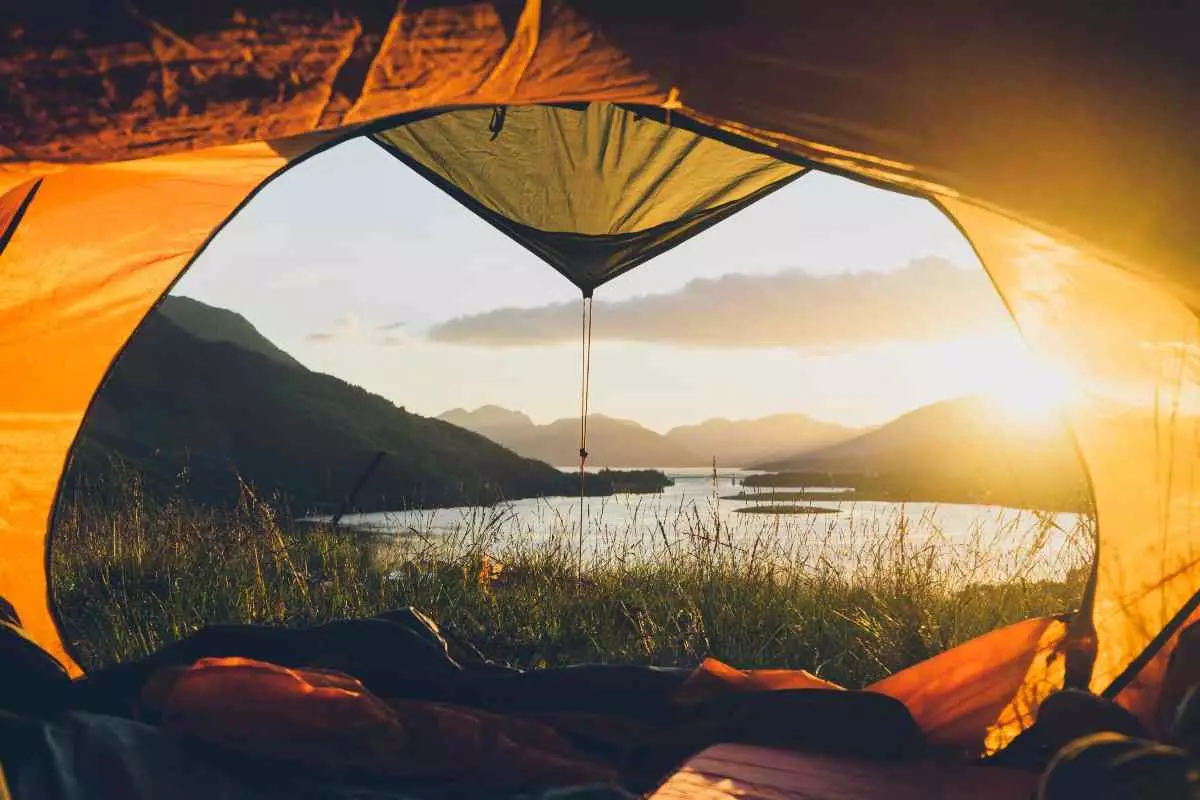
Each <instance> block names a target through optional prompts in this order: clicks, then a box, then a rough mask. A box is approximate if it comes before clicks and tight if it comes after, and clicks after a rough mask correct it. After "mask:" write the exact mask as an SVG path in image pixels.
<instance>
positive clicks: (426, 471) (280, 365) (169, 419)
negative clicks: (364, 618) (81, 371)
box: [72, 298, 578, 511]
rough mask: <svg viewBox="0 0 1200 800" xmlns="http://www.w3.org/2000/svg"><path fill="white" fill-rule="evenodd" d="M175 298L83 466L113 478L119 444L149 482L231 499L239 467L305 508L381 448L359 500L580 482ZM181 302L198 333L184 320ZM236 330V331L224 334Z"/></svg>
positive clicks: (265, 489) (101, 403)
mask: <svg viewBox="0 0 1200 800" xmlns="http://www.w3.org/2000/svg"><path fill="white" fill-rule="evenodd" d="M177 301H178V298H168V299H167V301H166V302H165V303H164V304H163V306H162V309H163V310H162V312H160V313H156V314H155V315H154V316H152V317H151V318H150V319H149V320H147V322H146V324H145V325H144V326H143V328H142V330H141V331H140V333H139V334H138V336H137V337H136V338H135V339H134V340H133V341H132V342H131V343H130V345H129V346H128V348H126V351H125V353H124V354H123V355H122V357H121V360H120V362H119V363H118V364H117V366H116V368H115V369H114V370H113V373H112V375H111V376H110V378H109V380H108V381H107V383H106V384H105V386H104V387H103V389H102V390H101V391H100V393H99V395H98V396H97V399H96V402H95V404H94V405H93V408H92V412H91V414H90V415H89V416H88V418H87V420H86V422H85V425H84V429H83V433H82V437H81V443H80V447H79V449H78V450H77V452H76V454H75V460H74V462H73V465H72V474H73V476H74V477H75V478H78V477H80V476H84V475H86V476H89V477H91V478H93V479H94V478H95V476H101V477H103V476H104V475H105V474H106V472H105V471H106V470H107V469H110V461H111V457H112V456H113V455H117V456H119V457H120V458H121V459H123V460H125V461H126V462H128V463H129V464H130V465H132V466H133V467H134V468H135V469H137V470H138V472H139V473H141V475H142V476H143V481H144V482H145V483H146V484H147V487H148V489H149V490H150V491H152V492H153V491H160V492H163V493H169V492H171V491H173V489H174V486H175V484H176V483H177V482H178V478H177V476H178V475H180V474H183V473H186V475H187V482H186V487H185V488H186V491H187V492H188V494H189V495H191V496H192V497H194V498H195V499H197V500H200V501H204V502H228V501H230V500H231V499H233V498H236V497H237V493H238V483H237V479H236V477H235V475H234V469H236V470H237V472H238V474H240V475H241V476H242V478H244V479H245V480H246V481H247V482H248V483H250V484H252V485H253V486H255V488H256V489H257V491H258V492H259V494H260V495H263V496H270V495H272V494H274V493H283V494H286V496H287V499H288V501H289V503H290V506H291V508H292V510H293V511H302V510H306V509H311V508H313V507H317V506H322V507H333V506H336V505H337V504H338V503H339V502H340V501H341V500H342V499H343V497H344V496H345V494H346V493H347V492H348V491H349V490H350V489H351V487H352V486H353V485H354V483H355V481H356V479H357V478H358V476H359V474H360V473H361V472H362V470H363V469H364V468H365V466H366V465H367V463H368V462H369V460H370V459H371V458H372V456H373V454H374V453H376V452H377V451H379V450H384V451H387V452H388V454H389V455H388V457H386V458H385V459H384V460H383V461H382V463H381V464H380V466H379V469H378V470H377V472H376V473H375V475H374V477H373V478H372V479H371V480H370V481H369V482H368V484H367V485H366V486H365V487H364V491H363V493H362V494H361V495H360V497H359V503H358V508H360V509H361V510H378V509H386V508H401V507H412V506H432V505H446V504H458V503H473V502H491V501H494V500H496V499H498V498H500V497H528V496H535V495H542V494H555V493H562V492H569V491H571V490H574V491H578V489H577V487H571V486H568V485H567V484H568V483H569V479H567V478H566V476H564V475H563V474H562V473H560V472H559V471H557V470H555V469H553V468H552V467H550V466H549V465H547V464H542V463H539V462H536V461H532V460H530V459H526V458H521V457H519V456H516V455H514V454H513V453H511V452H509V451H507V450H505V449H504V448H502V447H500V446H498V445H496V444H494V443H493V442H491V441H488V440H487V439H485V438H483V437H482V436H479V435H476V434H474V433H471V432H469V431H464V430H462V429H461V428H457V427H455V426H453V425H449V424H447V423H445V422H441V421H438V420H432V419H427V418H424V417H420V416H417V415H415V414H409V413H407V412H405V411H403V410H402V409H400V408H398V407H396V406H395V405H393V404H392V403H391V402H389V401H388V400H386V399H384V398H382V397H379V396H377V395H373V394H370V393H369V392H367V391H365V390H363V389H360V388H358V387H355V386H351V385H350V384H347V383H345V382H343V381H341V380H338V379H337V378H334V377H331V376H328V375H322V374H320V373H316V372H311V371H309V370H306V369H304V368H303V367H300V366H298V365H294V364H291V363H287V360H286V359H284V358H280V356H279V354H278V353H272V352H271V350H272V348H274V346H273V345H271V344H270V342H267V340H265V339H263V338H262V337H261V336H260V335H259V334H258V332H257V331H255V330H254V329H253V326H250V325H249V323H245V325H246V326H247V327H248V328H249V330H246V328H242V327H240V326H238V325H236V324H235V325H234V327H233V328H231V327H230V324H231V316H232V317H236V319H237V320H241V317H237V315H229V313H228V312H224V311H222V310H220V309H211V308H210V307H208V306H204V305H203V304H199V303H196V301H187V302H186V303H182V304H181V303H179V302H177ZM181 308H182V309H185V311H184V313H186V314H188V315H190V316H188V317H187V319H188V320H189V322H188V326H189V329H190V330H191V331H198V332H199V333H200V334H201V335H199V336H197V335H195V334H194V333H191V332H189V330H185V329H184V328H183V327H181V326H180V325H179V324H177V323H176V322H175V320H176V319H178V318H179V313H178V312H179V310H180V309H181ZM206 309H208V310H207V311H206ZM210 312H211V313H210ZM242 322H244V320H242ZM209 323H211V325H212V327H211V328H206V327H205V326H206V325H209ZM239 328H240V330H239ZM230 330H232V331H233V333H232V334H229V336H234V335H236V337H237V338H238V342H239V343H236V344H235V343H233V342H231V341H230V340H229V338H225V339H223V340H222V339H220V338H219V336H218V334H221V333H222V332H228V331H230ZM256 338H257V341H256V340H255V339H256ZM264 342H265V343H266V344H265V345H264V344H263V343H264ZM242 345H246V346H242ZM275 349H276V350H277V348H275ZM264 351H265V352H264ZM279 352H282V351H279ZM289 358H290V357H289Z"/></svg>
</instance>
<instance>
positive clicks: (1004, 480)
mask: <svg viewBox="0 0 1200 800" xmlns="http://www.w3.org/2000/svg"><path fill="white" fill-rule="evenodd" d="M759 467H760V468H761V469H765V470H769V471H774V472H822V473H843V474H851V475H859V476H863V477H865V478H868V479H869V480H868V481H867V485H869V486H873V487H875V488H877V489H881V488H883V489H886V490H887V493H888V494H891V495H892V496H894V497H896V498H897V499H901V498H904V499H912V500H921V499H926V500H942V501H948V502H984V501H986V502H994V503H999V504H1004V505H1019V506H1044V507H1048V508H1057V507H1075V506H1076V505H1077V504H1078V502H1079V499H1080V498H1081V497H1086V495H1087V483H1086V477H1085V474H1084V471H1083V468H1082V466H1081V465H1080V462H1079V459H1078V456H1077V454H1076V451H1075V448H1074V445H1073V443H1072V441H1071V438H1070V434H1069V432H1068V430H1067V428H1066V426H1065V425H1064V424H1063V423H1062V422H1061V421H1059V420H1058V419H1057V418H1047V419H1045V420H1041V421H1031V420H1023V421H1022V420H1017V419H1014V418H1010V417H1006V416H1005V414H1004V413H1003V411H1002V410H1001V409H999V408H998V407H997V406H996V405H995V404H994V403H993V402H992V401H991V400H989V399H988V398H984V397H964V398H958V399H954V400H946V401H943V402H940V403H934V404H932V405H929V406H925V407H923V408H919V409H917V410H916V411H912V412H909V413H908V414H905V415H903V416H901V417H899V418H897V419H895V420H893V421H892V422H890V423H888V424H887V425H884V426H883V427H881V428H879V429H877V430H875V431H872V432H870V433H866V434H863V435H862V436H858V437H856V438H854V439H850V440H849V441H846V442H842V443H839V444H835V445H832V446H829V447H825V448H819V449H816V450H812V451H809V452H805V453H799V454H796V455H794V456H792V457H790V458H786V459H779V460H775V461H771V462H768V463H765V464H761V465H759Z"/></svg>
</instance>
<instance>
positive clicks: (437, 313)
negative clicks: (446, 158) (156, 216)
mask: <svg viewBox="0 0 1200 800" xmlns="http://www.w3.org/2000/svg"><path fill="white" fill-rule="evenodd" d="M174 293H175V294H182V295H187V296H190V297H194V298H196V299H198V300H202V301H204V302H207V303H210V304H212V305H217V306H221V307H223V308H229V309H232V310H234V311H237V312H239V313H241V314H242V315H243V316H245V317H246V318H247V319H248V320H250V321H251V322H252V323H253V324H254V325H255V326H257V327H258V329H259V330H260V331H261V332H262V333H263V334H264V335H265V336H266V337H267V338H269V339H271V340H272V341H273V342H275V343H276V344H277V345H279V346H280V347H282V348H283V349H284V350H287V351H288V352H289V353H291V354H292V355H293V356H295V357H296V358H297V359H299V360H300V361H301V362H302V363H304V364H305V365H306V366H308V367H310V368H311V369H314V370H318V371H321V372H327V373H330V374H333V375H336V376H338V377H340V378H343V379H344V380H347V381H350V382H351V383H355V384H357V385H359V386H362V387H364V388H366V389H369V390H371V391H374V392H377V393H379V394H381V395H384V396H385V397H387V398H389V399H391V400H392V401H394V402H396V403H397V404H399V405H403V406H405V407H406V408H407V409H408V410H410V411H413V412H416V413H419V414H426V415H430V416H432V415H437V414H440V413H442V412H443V411H446V410H447V409H450V408H455V407H465V408H475V407H478V406H481V405H485V404H496V405H501V406H505V407H507V408H512V409H517V410H521V411H524V412H525V413H527V414H529V415H530V416H531V417H533V419H534V420H535V421H536V422H542V423H544V422H550V421H552V420H554V419H558V418H561V417H567V416H572V415H576V414H578V409H579V391H580V342H579V313H580V308H579V305H580V298H579V293H578V290H577V289H575V287H573V286H572V285H571V284H569V283H568V282H567V281H566V279H565V278H563V277H562V276H560V275H559V274H558V273H557V272H555V271H554V270H552V269H551V268H550V267H548V266H547V265H545V264H544V263H543V262H541V261H539V260H538V259H537V258H535V257H534V256H533V255H531V254H529V253H527V252H526V251H524V250H523V249H522V248H521V247H520V246H518V245H517V244H515V243H514V242H512V241H511V240H509V239H508V238H507V237H505V236H504V235H502V234H500V233H499V232H497V231H495V230H494V229H493V228H491V227H490V226H489V225H487V224H486V223H484V222H483V221H482V220H480V219H478V218H477V217H475V216H474V215H473V214H471V213H470V212H469V211H467V210H466V209H465V208H463V207H461V206H460V205H458V203H457V202H456V201H454V200H452V199H451V198H450V197H449V196H447V195H445V194H443V193H442V192H441V191H440V190H438V189H436V188H435V187H433V186H432V185H430V184H428V183H426V182H425V181H424V180H423V179H422V178H420V177H418V176H417V175H416V174H414V173H412V172H411V171H409V170H408V168H407V167H405V166H404V165H402V164H401V163H399V162H397V161H395V160H394V159H393V158H392V157H391V156H389V155H387V154H386V153H384V152H383V151H382V150H381V149H379V148H378V147H377V146H375V145H373V144H371V143H369V142H366V141H361V140H356V141H351V142H348V143H346V144H343V145H339V146H338V147H335V148H333V149H331V150H329V151H327V152H325V153H323V154H322V155H319V156H317V157H315V158H313V159H310V160H309V161H308V162H306V163H304V164H302V165H301V166H299V167H297V168H295V169H293V170H291V171H290V172H288V173H286V174H285V175H283V176H282V177H280V178H279V179H277V180H275V181H274V182H273V183H272V184H271V185H270V186H268V187H267V188H266V189H265V190H264V191H262V192H260V193H259V195H258V196H257V197H256V198H255V199H254V200H253V201H252V202H251V203H250V204H249V205H248V206H247V207H246V208H245V209H244V210H243V211H242V212H241V213H240V214H239V215H238V216H237V217H236V218H235V219H234V220H233V221H232V222H231V223H230V224H229V225H227V226H226V228H225V229H224V230H223V231H222V232H221V233H220V234H219V235H218V236H217V237H216V238H215V240H214V241H213V242H212V243H211V245H210V246H209V248H208V249H207V251H206V252H205V253H204V254H203V255H202V256H201V257H200V258H199V259H198V260H197V262H196V263H195V265H194V266H193V267H192V269H191V270H190V271H189V273H188V274H187V275H186V276H184V278H183V279H182V280H181V281H180V282H179V284H177V286H176V288H175V290H174ZM593 325H594V327H593V336H594V344H593V348H592V378H591V409H592V410H593V411H594V412H599V413H604V414H608V415H610V416H615V417H622V418H627V419H633V420H636V421H638V422H641V423H642V424H645V425H647V426H649V427H651V428H654V429H657V430H660V431H665V430H667V429H669V428H670V427H673V426H675V425H681V424H689V423H693V422H698V421H701V420H704V419H708V418H712V417H725V418H730V419H749V418H756V417H760V416H765V415H768V414H773V413H781V412H802V413H806V414H809V415H811V416H813V417H816V418H818V419H823V420H827V421H831V422H838V423H842V424H847V425H874V424H880V423H883V422H886V421H888V420H890V419H892V418H894V417H895V416H897V415H899V414H901V413H903V412H905V411H908V410H911V409H913V408H916V407H918V406H921V405H924V404H927V403H929V402H933V401H936V400H939V399H944V398H948V397H953V396H958V395H964V394H971V393H976V392H991V393H993V394H995V395H997V396H998V397H1000V398H1002V399H1003V398H1007V399H1008V400H1009V401H1011V402H1012V403H1014V404H1015V403H1018V402H1020V400H1021V396H1022V394H1023V387H1027V386H1029V385H1030V384H1031V382H1032V381H1034V380H1035V379H1036V377H1037V367H1036V365H1034V364H1033V363H1032V362H1030V360H1029V358H1028V356H1027V355H1026V353H1025V350H1024V347H1023V345H1022V343H1021V341H1020V339H1019V337H1018V336H1017V335H1016V332H1015V329H1014V328H1013V326H1012V324H1011V322H1010V321H1009V319H1008V317H1007V316H1006V314H1005V312H1004V309H1003V307H1002V305H1001V303H1000V300H999V298H998V297H997V296H996V294H995V292H994V290H993V289H992V288H991V285H990V283H989V281H988V279H987V276H986V275H985V273H984V272H983V269H982V267H981V266H980V264H979V262H978V260H977V258H976V257H975V255H974V253H973V252H972V250H971V248H970V246H969V245H968V244H967V242H966V241H965V240H964V238H963V237H962V235H961V234H960V233H959V232H958V230H957V229H956V228H955V227H954V226H953V225H952V224H951V223H950V222H949V221H948V220H947V219H946V218H945V217H944V216H943V215H942V214H941V213H940V212H939V211H938V210H937V209H935V208H934V207H933V206H932V205H930V204H928V203H926V202H925V201H921V200H916V199H913V198H909V197H905V196H902V195H898V194H894V193H889V192H885V191H882V190H879V189H874V188H871V187H867V186H864V185H860V184H856V183H853V182H851V181H848V180H845V179H842V178H837V177H834V176H829V175H824V174H810V175H807V176H805V177H803V178H801V179H800V180H799V181H796V182H795V183H793V184H791V185H789V186H787V187H785V188H783V189H781V190H779V191H778V192H776V193H774V194H772V195H770V196H768V197H767V198H766V199H764V200H761V201H759V202H758V203H756V204H755V205H753V206H751V207H750V208H748V209H746V210H744V211H742V212H741V213H740V214H737V215H734V216H733V217H731V218H729V219H727V220H725V221H723V222H721V223H719V224H718V225H716V226H714V227H713V228H711V229H709V230H708V231H706V232H704V233H702V234H700V235H699V236H697V237H695V238H694V239H692V240H690V241H688V242H686V243H685V244H683V245H681V246H679V247H677V248H675V249H674V250H672V251H670V252H668V253H666V254H665V255H662V256H660V257H658V258H657V259H655V260H653V261H651V262H648V263H647V264H644V265H642V266H641V267H638V268H636V269H634V270H633V271H631V272H630V273H627V274H626V275H623V276H621V277H619V278H617V279H615V280H614V281H612V282H611V283H609V284H606V285H604V286H602V287H601V288H600V289H599V290H597V292H596V298H595V308H594V323H593Z"/></svg>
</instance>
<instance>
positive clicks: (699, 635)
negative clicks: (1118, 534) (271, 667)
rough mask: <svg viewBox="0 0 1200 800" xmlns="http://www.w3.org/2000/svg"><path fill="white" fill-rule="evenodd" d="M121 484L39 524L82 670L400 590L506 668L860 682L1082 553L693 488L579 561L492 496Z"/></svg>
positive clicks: (1028, 540)
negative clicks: (657, 668)
mask: <svg viewBox="0 0 1200 800" xmlns="http://www.w3.org/2000/svg"><path fill="white" fill-rule="evenodd" d="M124 495H125V496H124V497H122V498H120V499H119V501H116V502H112V501H110V502H108V503H101V502H99V501H97V500H95V499H93V498H92V497H91V496H89V495H88V494H86V493H85V492H84V491H83V490H77V491H76V492H75V493H74V494H73V495H71V496H68V497H67V498H66V499H65V500H64V501H63V503H62V506H61V507H60V510H59V514H58V519H57V524H56V528H55V546H54V550H53V556H52V565H53V579H54V585H55V591H56V598H57V601H58V604H59V609H60V613H61V616H62V620H63V622H64V627H65V633H66V635H67V637H68V638H69V639H70V640H71V641H73V642H74V643H75V647H76V651H77V654H78V655H79V657H80V658H81V660H82V661H83V663H84V664H85V665H86V666H88V667H95V666H98V665H101V664H105V663H110V662H113V661H118V660H126V659H131V658H136V657H138V656H140V655H143V654H145V653H147V652H150V651H152V650H154V649H155V648H157V647H159V646H161V645H162V644H164V643H166V642H169V641H171V640H174V639H176V638H178V637H181V636H184V635H186V634H187V633H189V632H191V631H193V630H196V629H197V628H198V627H200V626H202V625H203V624H205V623H206V622H253V623H264V624H278V625H305V624H312V623H318V622H321V621H324V620H328V619H331V618H339V617H350V616H363V615H370V614H372V613H375V612H378V611H380V610H384V609H389V608H395V607H400V606H408V605H411V606H415V607H417V608H420V609H422V610H424V611H426V612H427V613H429V614H431V615H432V616H433V617H434V618H435V619H437V620H438V621H439V622H440V623H442V624H443V625H445V626H446V627H448V628H449V629H452V630H453V631H455V632H456V633H457V634H459V635H460V636H463V637H465V638H466V639H468V640H469V641H470V642H472V643H473V644H474V645H475V646H476V647H477V648H478V649H479V650H481V651H482V652H483V653H485V654H486V655H488V656H489V657H491V658H495V659H499V660H502V661H505V662H508V663H511V664H514V665H517V666H521V667H539V666H546V665H561V664H570V663H580V662H606V663H641V664H659V665H694V664H696V663H698V662H699V660H700V659H702V658H703V657H704V656H707V655H712V656H715V657H717V658H720V659H722V660H723V661H726V662H727V663H731V664H734V665H737V666H742V667H762V666H778V667H800V668H805V669H809V670H811V671H813V672H816V673H817V674H819V675H821V676H822V677H825V678H827V679H829V680H833V681H836V682H838V683H841V684H843V685H847V686H861V685H865V684H867V683H869V682H871V681H874V680H876V679H879V678H881V677H883V676H885V675H887V674H889V673H891V672H893V671H895V670H897V669H900V668H903V667H905V666H907V665H909V664H912V663H915V662H917V661H919V660H921V659H924V658H927V657H929V656H931V655H933V654H935V653H937V652H940V651H942V650H944V649H946V648H949V647H952V646H953V645H955V644H958V643H960V642H963V641H966V640H967V639H970V638H972V637H974V636H977V635H980V634H982V633H984V632H986V631H989V630H992V629H994V628H997V627H999V626H1002V625H1005V624H1008V623H1012V622H1016V621H1018V620H1021V619H1025V618H1027V617H1030V616H1034V615H1040V614H1046V613H1057V612H1062V611H1067V610H1070V609H1071V608H1073V607H1074V605H1075V604H1076V602H1077V600H1078V598H1079V597H1080V595H1081V592H1082V584H1083V574H1084V572H1085V571H1086V570H1085V569H1084V567H1085V565H1086V564H1087V562H1088V558H1089V555H1090V554H1089V544H1088V543H1089V542H1090V532H1089V531H1088V530H1087V524H1086V522H1085V524H1083V525H1081V526H1080V528H1079V529H1077V530H1073V531H1065V532H1064V531H1061V530H1058V529H1056V527H1055V525H1054V522H1053V520H1054V517H1052V516H1051V515H1031V514H1024V515H1022V516H1020V517H1013V516H1012V515H1009V516H1008V517H1006V518H1004V519H1003V520H1000V521H999V522H998V523H997V524H994V525H990V526H988V525H980V526H978V528H977V529H976V531H975V532H974V533H973V534H972V535H971V536H968V537H966V538H965V539H964V538H961V537H959V538H953V537H949V536H947V535H946V534H944V533H943V532H941V531H939V530H937V529H936V526H934V525H932V522H931V521H930V520H929V519H923V518H917V519H913V518H910V517H908V516H907V515H903V514H901V515H899V516H898V517H897V518H896V519H887V520H871V519H868V520H865V521H861V522H853V521H852V522H851V523H847V522H846V521H845V519H842V520H841V521H840V522H839V523H838V525H832V524H826V523H825V521H824V517H821V518H817V517H811V518H806V519H802V518H789V519H782V518H778V517H776V518H773V519H772V518H758V517H751V516H747V517H743V518H742V519H744V520H746V521H747V524H746V525H745V526H739V527H737V528H736V529H734V528H731V527H730V526H728V525H727V524H724V523H722V521H721V517H720V515H719V514H717V513H715V512H714V509H712V508H708V507H705V505H704V504H694V505H692V506H690V507H682V506H681V507H680V508H678V509H676V510H675V511H673V512H672V513H669V514H667V513H663V512H661V511H659V512H657V516H656V517H655V518H654V519H653V521H652V524H649V525H645V524H643V525H639V526H636V530H635V528H634V526H632V525H630V526H627V527H626V529H625V530H624V531H622V530H614V529H613V527H612V526H604V525H603V524H597V523H596V521H595V520H593V522H592V524H593V526H594V527H593V529H592V531H591V536H590V539H589V546H588V548H587V549H586V552H585V553H584V554H583V556H582V557H581V555H580V552H581V551H580V545H579V539H578V530H577V528H575V527H573V525H572V524H571V523H570V521H568V520H564V519H555V518H550V519H548V520H546V522H545V525H544V527H543V529H542V530H541V531H540V534H541V535H539V536H536V537H534V536H530V535H528V531H521V530H519V529H518V528H516V527H514V526H513V525H512V524H511V521H510V520H507V519H506V517H505V516H504V511H503V509H502V508H496V509H486V510H481V511H479V512H477V513H475V514H473V515H469V516H467V517H464V518H462V519H460V520H458V521H457V522H455V523H454V525H452V526H451V528H450V529H449V530H441V531H439V532H437V533H436V534H435V533H432V532H431V531H430V530H428V529H424V530H423V529H421V528H420V526H415V527H414V529H413V530H412V531H411V532H410V535H408V536H404V537H400V538H397V537H387V538H383V537H380V536H378V535H372V534H368V533H363V532H352V531H351V532H347V531H345V530H332V529H330V528H328V527H322V526H320V525H302V524H299V523H293V522H290V521H289V520H288V519H287V517H286V516H285V515H282V514H280V513H277V512H276V511H275V510H274V509H273V508H272V506H271V505H270V504H268V503H266V502H262V501H260V500H259V499H257V498H255V497H254V496H253V494H252V493H251V492H250V491H249V490H247V491H246V492H245V493H244V495H243V498H242V501H241V502H240V503H239V504H238V505H237V506H236V507H233V508H228V509H217V508H205V507H196V506H192V505H189V504H188V503H186V502H185V501H183V500H176V501H173V502H170V503H167V504H165V505H153V504H150V503H149V502H147V501H146V500H144V498H143V497H142V496H141V494H140V492H139V491H138V486H137V483H136V481H131V482H130V485H129V487H128V489H127V490H126V491H125V492H124ZM718 502H719V501H718ZM634 511H635V513H636V511H637V509H634ZM851 519H852V518H851ZM848 524H849V528H847V525H848ZM839 526H840V527H839Z"/></svg>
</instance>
